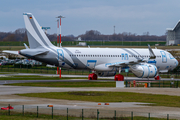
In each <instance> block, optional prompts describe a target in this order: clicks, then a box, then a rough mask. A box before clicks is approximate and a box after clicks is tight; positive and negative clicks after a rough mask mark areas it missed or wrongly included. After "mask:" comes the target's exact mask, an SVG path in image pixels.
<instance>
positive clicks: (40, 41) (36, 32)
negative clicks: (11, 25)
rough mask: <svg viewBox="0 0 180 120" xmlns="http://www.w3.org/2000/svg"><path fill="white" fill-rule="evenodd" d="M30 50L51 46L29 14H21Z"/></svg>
mask: <svg viewBox="0 0 180 120" xmlns="http://www.w3.org/2000/svg"><path fill="white" fill-rule="evenodd" d="M23 16H24V22H25V26H26V31H27V37H28V42H29V46H30V48H38V47H43V46H47V47H49V46H53V44H52V43H51V42H50V40H49V39H48V38H47V36H46V34H45V33H44V31H43V30H42V29H41V26H40V25H39V24H38V22H37V21H36V19H35V17H34V16H33V15H32V14H31V13H23Z"/></svg>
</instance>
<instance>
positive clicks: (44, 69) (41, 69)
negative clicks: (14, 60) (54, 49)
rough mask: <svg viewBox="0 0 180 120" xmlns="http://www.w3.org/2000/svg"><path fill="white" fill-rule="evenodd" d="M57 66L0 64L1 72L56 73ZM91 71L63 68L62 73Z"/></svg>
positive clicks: (86, 73)
mask: <svg viewBox="0 0 180 120" xmlns="http://www.w3.org/2000/svg"><path fill="white" fill-rule="evenodd" d="M56 71H57V68H56V67H54V68H49V67H45V66H34V67H28V65H27V66H25V65H24V66H23V67H14V66H13V65H5V66H0V72H19V73H42V74H56ZM90 73H91V71H89V70H74V69H68V70H66V69H62V70H61V74H72V75H76V74H77V75H88V74H90Z"/></svg>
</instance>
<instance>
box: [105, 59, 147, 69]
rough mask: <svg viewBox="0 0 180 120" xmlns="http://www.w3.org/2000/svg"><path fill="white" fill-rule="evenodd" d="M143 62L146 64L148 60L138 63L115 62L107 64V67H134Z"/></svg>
mask: <svg viewBox="0 0 180 120" xmlns="http://www.w3.org/2000/svg"><path fill="white" fill-rule="evenodd" d="M141 62H146V60H143V59H142V60H137V61H126V62H115V63H107V64H106V66H108V67H123V66H127V65H134V64H138V63H141Z"/></svg>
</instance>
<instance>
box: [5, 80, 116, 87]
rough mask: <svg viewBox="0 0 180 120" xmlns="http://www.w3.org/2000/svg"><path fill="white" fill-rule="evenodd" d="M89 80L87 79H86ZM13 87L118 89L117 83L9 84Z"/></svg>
mask: <svg viewBox="0 0 180 120" xmlns="http://www.w3.org/2000/svg"><path fill="white" fill-rule="evenodd" d="M86 79H87V78H86ZM7 85H13V86H37V87H116V82H114V81H113V82H96V81H91V82H37V83H15V84H7Z"/></svg>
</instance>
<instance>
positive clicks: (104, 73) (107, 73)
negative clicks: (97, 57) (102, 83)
mask: <svg viewBox="0 0 180 120" xmlns="http://www.w3.org/2000/svg"><path fill="white" fill-rule="evenodd" d="M97 74H98V76H101V77H108V76H114V75H116V71H111V72H98V71H97Z"/></svg>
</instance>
